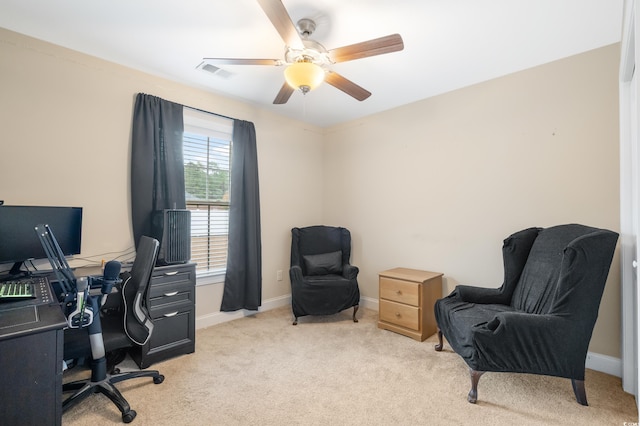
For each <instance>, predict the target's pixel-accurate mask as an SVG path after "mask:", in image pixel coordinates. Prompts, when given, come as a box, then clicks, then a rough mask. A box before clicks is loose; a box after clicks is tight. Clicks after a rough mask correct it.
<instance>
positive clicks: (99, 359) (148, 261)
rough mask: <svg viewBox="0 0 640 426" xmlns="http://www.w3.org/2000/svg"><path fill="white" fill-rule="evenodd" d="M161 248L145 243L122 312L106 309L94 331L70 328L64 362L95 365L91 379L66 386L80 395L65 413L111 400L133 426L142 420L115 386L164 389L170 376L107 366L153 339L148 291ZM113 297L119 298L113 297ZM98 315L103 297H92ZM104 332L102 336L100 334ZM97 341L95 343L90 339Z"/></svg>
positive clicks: (128, 277) (127, 277)
mask: <svg viewBox="0 0 640 426" xmlns="http://www.w3.org/2000/svg"><path fill="white" fill-rule="evenodd" d="M158 248H159V243H158V241H157V240H155V239H153V238H150V237H145V236H143V237H141V239H140V242H139V245H138V250H137V254H136V259H135V262H134V263H133V267H132V268H131V272H130V273H129V274H127V273H123V274H122V276H123V280H122V288H121V289H120V294H121V295H122V299H123V300H122V305H121V309H110V311H115V313H114V312H111V313H107V312H106V311H105V310H104V309H103V312H102V313H101V314H100V315H97V314H96V315H95V317H94V319H93V322H92V324H91V326H89V327H83V328H69V329H67V330H65V333H64V359H65V360H72V359H82V358H86V359H90V360H91V378H90V379H85V380H78V381H73V382H70V383H65V384H64V385H63V392H70V391H76V392H75V393H74V394H73V395H71V396H69V397H68V398H67V399H65V400H64V402H63V404H62V411H63V413H64V412H66V411H67V410H68V409H70V408H71V407H73V406H74V405H76V404H77V403H79V402H80V401H82V400H83V399H84V398H86V397H87V396H89V395H91V394H92V393H96V392H100V393H102V394H104V395H106V396H107V397H108V398H109V399H111V401H113V403H114V404H115V405H116V406H117V407H118V409H119V410H120V412H121V413H122V421H123V422H124V423H130V422H131V421H133V419H134V418H135V417H136V412H135V410H132V409H131V407H130V406H129V403H128V402H127V400H126V399H125V398H124V397H123V396H122V394H121V393H120V392H119V391H118V389H117V388H116V387H115V386H114V384H115V383H118V382H121V381H123V380H128V379H135V378H138V377H152V378H153V383H155V384H159V383H162V382H163V380H164V376H163V375H162V374H160V373H159V372H158V371H156V370H138V371H131V372H124V373H120V372H119V370H118V369H116V368H113V366H111V365H107V364H108V362H107V358H108V355H109V354H113V353H118V352H119V351H121V350H122V349H125V348H129V347H132V346H133V345H135V344H139V345H143V344H145V343H146V341H147V340H148V339H149V338H150V337H151V333H152V331H153V323H152V322H151V319H150V317H149V313H148V311H147V308H146V307H145V305H144V301H145V300H146V291H147V288H148V285H149V280H150V278H151V273H152V272H153V267H154V265H155V263H156V258H157V256H158ZM111 297H113V296H111ZM90 299H91V301H92V304H93V312H98V311H99V310H100V303H99V300H100V299H102V300H104V298H103V297H102V296H94V297H90ZM100 327H101V330H100ZM90 336H91V338H90Z"/></svg>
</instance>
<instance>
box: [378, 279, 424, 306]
mask: <svg viewBox="0 0 640 426" xmlns="http://www.w3.org/2000/svg"><path fill="white" fill-rule="evenodd" d="M419 293H420V286H419V285H418V284H417V283H415V282H408V281H402V280H396V279H393V278H387V277H380V298H381V299H386V300H393V301H395V302H399V303H406V304H408V305H412V306H420V298H419Z"/></svg>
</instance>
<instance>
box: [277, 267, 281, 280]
mask: <svg viewBox="0 0 640 426" xmlns="http://www.w3.org/2000/svg"><path fill="white" fill-rule="evenodd" d="M276 280H278V281H282V270H281V269H278V271H277V272H276Z"/></svg>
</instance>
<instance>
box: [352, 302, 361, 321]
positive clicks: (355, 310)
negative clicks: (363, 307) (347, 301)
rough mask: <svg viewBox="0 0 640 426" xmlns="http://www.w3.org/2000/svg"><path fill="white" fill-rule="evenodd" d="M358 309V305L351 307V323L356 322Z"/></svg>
mask: <svg viewBox="0 0 640 426" xmlns="http://www.w3.org/2000/svg"><path fill="white" fill-rule="evenodd" d="M359 307H360V306H359V305H356V306H354V307H353V322H358V319H357V318H356V312H358V308H359Z"/></svg>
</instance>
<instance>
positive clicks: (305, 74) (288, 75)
mask: <svg viewBox="0 0 640 426" xmlns="http://www.w3.org/2000/svg"><path fill="white" fill-rule="evenodd" d="M284 79H285V80H286V81H287V84H288V85H289V86H291V87H292V88H294V89H295V90H300V91H302V93H305V94H306V93H307V92H309V91H311V90H313V89H315V88H316V87H318V86H319V85H320V84H321V83H322V82H323V81H324V70H323V69H322V67H321V66H320V65H317V64H314V63H313V62H305V61H300V62H295V63H293V64H291V65H289V66H288V67H287V68H286V69H285V70H284Z"/></svg>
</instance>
